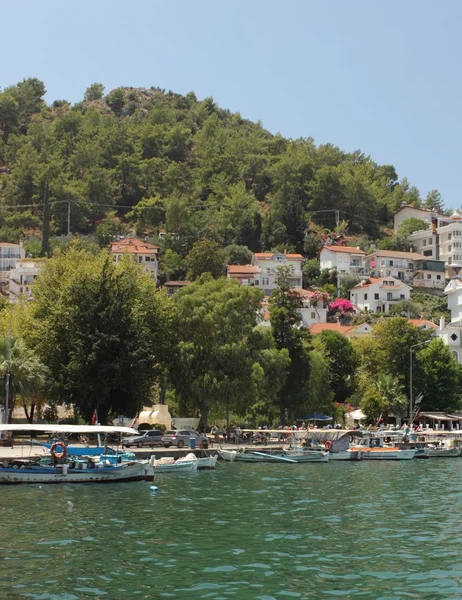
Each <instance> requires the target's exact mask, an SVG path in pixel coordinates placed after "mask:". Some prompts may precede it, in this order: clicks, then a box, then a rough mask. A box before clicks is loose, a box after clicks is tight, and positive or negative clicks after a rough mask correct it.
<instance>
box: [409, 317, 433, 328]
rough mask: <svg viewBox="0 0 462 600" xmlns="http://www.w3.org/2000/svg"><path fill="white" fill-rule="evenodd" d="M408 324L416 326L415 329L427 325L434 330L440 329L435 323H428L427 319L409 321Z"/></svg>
mask: <svg viewBox="0 0 462 600" xmlns="http://www.w3.org/2000/svg"><path fill="white" fill-rule="evenodd" d="M407 322H408V323H410V324H411V325H414V327H424V326H425V325H426V326H427V327H431V328H432V329H438V325H435V323H432V322H431V321H427V319H408V320H407Z"/></svg>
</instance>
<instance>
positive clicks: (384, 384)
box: [375, 374, 408, 417]
mask: <svg viewBox="0 0 462 600" xmlns="http://www.w3.org/2000/svg"><path fill="white" fill-rule="evenodd" d="M375 385H376V388H377V391H378V392H379V394H380V395H381V396H382V399H383V401H384V405H385V406H386V407H387V415H388V413H392V414H393V415H395V416H396V417H402V416H403V415H404V414H405V413H406V411H407V408H408V400H407V397H406V395H405V394H404V392H403V386H402V385H401V382H400V381H399V380H398V379H397V378H396V377H394V376H393V375H387V374H381V375H379V376H378V377H377V381H376V384H375Z"/></svg>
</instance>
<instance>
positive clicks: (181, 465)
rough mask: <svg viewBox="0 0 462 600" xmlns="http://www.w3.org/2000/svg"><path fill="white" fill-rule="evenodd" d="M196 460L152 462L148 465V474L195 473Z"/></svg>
mask: <svg viewBox="0 0 462 600" xmlns="http://www.w3.org/2000/svg"><path fill="white" fill-rule="evenodd" d="M197 462H198V461H197V459H196V460H182V461H180V460H176V461H175V462H173V463H159V462H157V461H154V462H153V464H151V465H149V467H150V468H148V473H149V474H151V473H152V474H153V475H154V473H191V472H192V471H197V467H198V464H197Z"/></svg>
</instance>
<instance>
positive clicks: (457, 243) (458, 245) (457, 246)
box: [452, 242, 462, 248]
mask: <svg viewBox="0 0 462 600" xmlns="http://www.w3.org/2000/svg"><path fill="white" fill-rule="evenodd" d="M452 247H453V248H462V244H461V243H460V242H454V243H453V244H452Z"/></svg>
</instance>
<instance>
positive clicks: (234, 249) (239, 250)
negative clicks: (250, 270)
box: [225, 244, 252, 265]
mask: <svg viewBox="0 0 462 600" xmlns="http://www.w3.org/2000/svg"><path fill="white" fill-rule="evenodd" d="M225 252H226V255H227V259H226V264H227V265H249V264H250V261H251V260H252V252H251V251H250V250H249V249H248V248H247V246H238V245H237V244H231V245H230V246H226V248H225Z"/></svg>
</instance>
